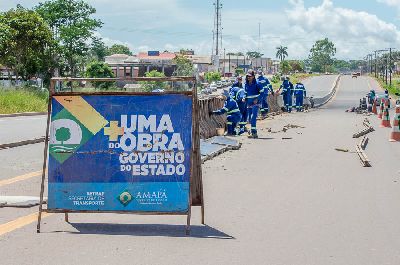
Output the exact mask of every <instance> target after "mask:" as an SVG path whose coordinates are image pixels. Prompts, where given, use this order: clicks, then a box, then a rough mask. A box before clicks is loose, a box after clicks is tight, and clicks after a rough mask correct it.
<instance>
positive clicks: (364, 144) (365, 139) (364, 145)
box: [359, 136, 369, 150]
mask: <svg viewBox="0 0 400 265" xmlns="http://www.w3.org/2000/svg"><path fill="white" fill-rule="evenodd" d="M368 142H369V138H368V137H366V136H364V137H363V139H362V140H361V141H360V143H359V146H360V147H361V149H362V150H365V149H366V148H367V145H368Z"/></svg>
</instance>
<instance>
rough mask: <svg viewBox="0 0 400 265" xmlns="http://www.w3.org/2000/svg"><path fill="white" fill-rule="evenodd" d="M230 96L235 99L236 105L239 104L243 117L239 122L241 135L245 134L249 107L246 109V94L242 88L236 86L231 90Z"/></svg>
mask: <svg viewBox="0 0 400 265" xmlns="http://www.w3.org/2000/svg"><path fill="white" fill-rule="evenodd" d="M229 94H230V96H231V98H233V99H234V100H235V101H236V103H237V104H238V107H239V110H240V114H241V115H242V118H241V119H240V121H239V128H240V130H239V134H243V133H244V132H245V131H246V124H247V122H246V119H247V107H246V92H245V90H244V88H242V87H241V86H238V85H236V86H234V85H232V87H231V88H230V90H229Z"/></svg>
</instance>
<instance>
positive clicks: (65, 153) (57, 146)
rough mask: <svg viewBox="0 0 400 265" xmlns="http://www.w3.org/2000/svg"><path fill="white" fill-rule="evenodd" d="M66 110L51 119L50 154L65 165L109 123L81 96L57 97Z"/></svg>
mask: <svg viewBox="0 0 400 265" xmlns="http://www.w3.org/2000/svg"><path fill="white" fill-rule="evenodd" d="M54 99H55V100H56V101H57V102H58V103H60V104H61V105H62V106H63V107H64V108H63V109H62V110H61V111H60V112H58V113H57V114H56V115H55V116H53V117H52V118H51V129H50V142H49V153H50V155H51V156H52V157H53V158H55V159H56V160H57V161H58V162H59V163H64V161H65V160H67V159H68V158H69V157H71V156H72V155H73V154H74V153H75V152H76V151H77V150H78V149H79V148H80V147H81V146H82V145H84V144H85V143H86V142H87V141H89V139H90V138H92V137H93V136H94V135H96V133H98V132H99V131H100V130H101V129H102V128H104V126H106V125H107V124H108V121H107V120H105V119H104V117H103V116H101V115H100V113H98V112H97V111H96V110H95V109H94V108H93V107H92V106H91V105H90V104H89V103H87V102H86V101H85V100H84V99H83V98H82V97H80V96H56V97H54Z"/></svg>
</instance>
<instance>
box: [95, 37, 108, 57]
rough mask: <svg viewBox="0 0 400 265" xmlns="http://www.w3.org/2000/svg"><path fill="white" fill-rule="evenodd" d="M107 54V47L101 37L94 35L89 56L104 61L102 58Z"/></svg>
mask: <svg viewBox="0 0 400 265" xmlns="http://www.w3.org/2000/svg"><path fill="white" fill-rule="evenodd" d="M108 54H109V49H108V47H107V46H106V45H105V44H104V42H103V41H102V39H101V38H97V37H94V38H93V40H92V44H91V45H90V56H91V57H92V58H94V59H95V60H97V61H104V58H105V57H106V56H107V55H108Z"/></svg>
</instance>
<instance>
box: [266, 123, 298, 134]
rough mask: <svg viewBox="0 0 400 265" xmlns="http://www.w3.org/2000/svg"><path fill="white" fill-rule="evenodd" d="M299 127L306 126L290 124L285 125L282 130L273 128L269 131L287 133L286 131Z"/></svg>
mask: <svg viewBox="0 0 400 265" xmlns="http://www.w3.org/2000/svg"><path fill="white" fill-rule="evenodd" d="M297 128H300V129H305V128H306V127H304V126H300V125H295V124H288V125H285V126H283V128H282V130H280V131H272V130H271V129H269V130H268V132H270V133H280V132H284V133H285V132H287V131H288V130H289V129H297Z"/></svg>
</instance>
